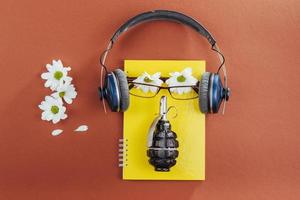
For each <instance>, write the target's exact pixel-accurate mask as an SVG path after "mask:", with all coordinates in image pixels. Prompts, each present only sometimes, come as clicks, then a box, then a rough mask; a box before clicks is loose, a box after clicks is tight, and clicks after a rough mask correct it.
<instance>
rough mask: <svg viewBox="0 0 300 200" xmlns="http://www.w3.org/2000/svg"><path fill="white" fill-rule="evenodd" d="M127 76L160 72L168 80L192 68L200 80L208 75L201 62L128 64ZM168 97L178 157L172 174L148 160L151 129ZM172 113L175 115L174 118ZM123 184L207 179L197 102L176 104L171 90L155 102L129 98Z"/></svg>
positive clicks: (125, 122) (187, 101)
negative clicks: (163, 99)
mask: <svg viewBox="0 0 300 200" xmlns="http://www.w3.org/2000/svg"><path fill="white" fill-rule="evenodd" d="M124 66H125V67H124V68H125V72H126V74H127V76H130V77H137V76H139V75H141V74H142V73H143V72H148V73H149V74H154V73H156V72H161V76H162V77H169V73H170V72H175V71H178V72H181V71H182V70H183V69H185V68H187V67H190V68H192V70H193V76H194V77H196V78H197V79H198V80H199V78H200V77H201V75H202V73H204V71H205V61H198V60H191V61H190V60H125V65H124ZM163 95H165V96H167V99H168V106H175V107H176V109H177V117H175V118H173V117H174V116H175V111H174V110H173V111H170V114H168V120H169V121H170V123H171V125H172V130H173V131H174V132H175V133H176V134H177V140H178V142H179V148H178V151H179V156H178V158H177V159H176V161H177V164H176V165H175V166H173V167H171V168H170V171H169V172H157V171H155V170H154V167H153V166H152V165H150V164H149V162H148V160H149V157H147V153H146V152H147V137H148V129H149V127H150V125H151V123H152V121H153V120H154V118H155V117H157V114H158V112H159V101H160V98H161V96H163ZM172 113H173V114H172ZM122 141H124V143H123V144H122V145H121V146H123V147H121V148H122V151H124V153H123V154H122V156H123V179H124V180H204V179H205V115H204V114H202V113H201V112H200V110H199V105H198V99H193V100H174V99H172V97H171V96H170V94H169V92H168V90H160V92H159V93H158V94H157V96H156V97H154V98H149V99H145V98H140V97H135V96H132V95H130V106H129V109H128V110H127V111H126V112H125V113H124V133H123V140H122Z"/></svg>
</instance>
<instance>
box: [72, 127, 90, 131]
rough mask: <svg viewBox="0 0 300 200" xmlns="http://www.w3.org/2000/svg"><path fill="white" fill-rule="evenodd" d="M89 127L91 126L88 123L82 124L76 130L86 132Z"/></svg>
mask: <svg viewBox="0 0 300 200" xmlns="http://www.w3.org/2000/svg"><path fill="white" fill-rule="evenodd" d="M88 129H89V127H88V126H87V125H81V126H79V127H78V128H76V129H75V130H74V131H76V132H84V131H87V130H88Z"/></svg>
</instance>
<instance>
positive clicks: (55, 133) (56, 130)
mask: <svg viewBox="0 0 300 200" xmlns="http://www.w3.org/2000/svg"><path fill="white" fill-rule="evenodd" d="M62 132H63V130H61V129H55V130H53V131H52V133H51V135H53V136H58V135H60V134H61V133H62Z"/></svg>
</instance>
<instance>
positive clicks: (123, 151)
mask: <svg viewBox="0 0 300 200" xmlns="http://www.w3.org/2000/svg"><path fill="white" fill-rule="evenodd" d="M127 143H128V139H123V138H121V139H119V153H118V154H119V155H118V157H119V160H118V161H119V167H126V166H128V164H127V161H128V160H127V151H128V149H127V146H128V144H127Z"/></svg>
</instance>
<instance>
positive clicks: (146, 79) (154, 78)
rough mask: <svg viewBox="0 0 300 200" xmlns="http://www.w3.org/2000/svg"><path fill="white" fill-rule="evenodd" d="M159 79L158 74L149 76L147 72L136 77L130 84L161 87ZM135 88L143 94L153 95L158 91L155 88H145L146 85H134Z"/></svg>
mask: <svg viewBox="0 0 300 200" xmlns="http://www.w3.org/2000/svg"><path fill="white" fill-rule="evenodd" d="M159 78H160V72H157V73H155V74H153V75H150V74H148V73H147V72H144V73H143V74H142V75H141V76H139V77H137V78H136V79H135V80H133V81H132V82H135V83H145V84H151V85H157V86H161V84H162V83H163V81H162V80H160V79H159ZM135 87H136V88H138V89H141V90H142V91H143V92H145V93H147V92H149V91H150V92H153V93H155V92H156V91H157V90H158V88H157V87H153V86H147V85H140V84H135Z"/></svg>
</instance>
